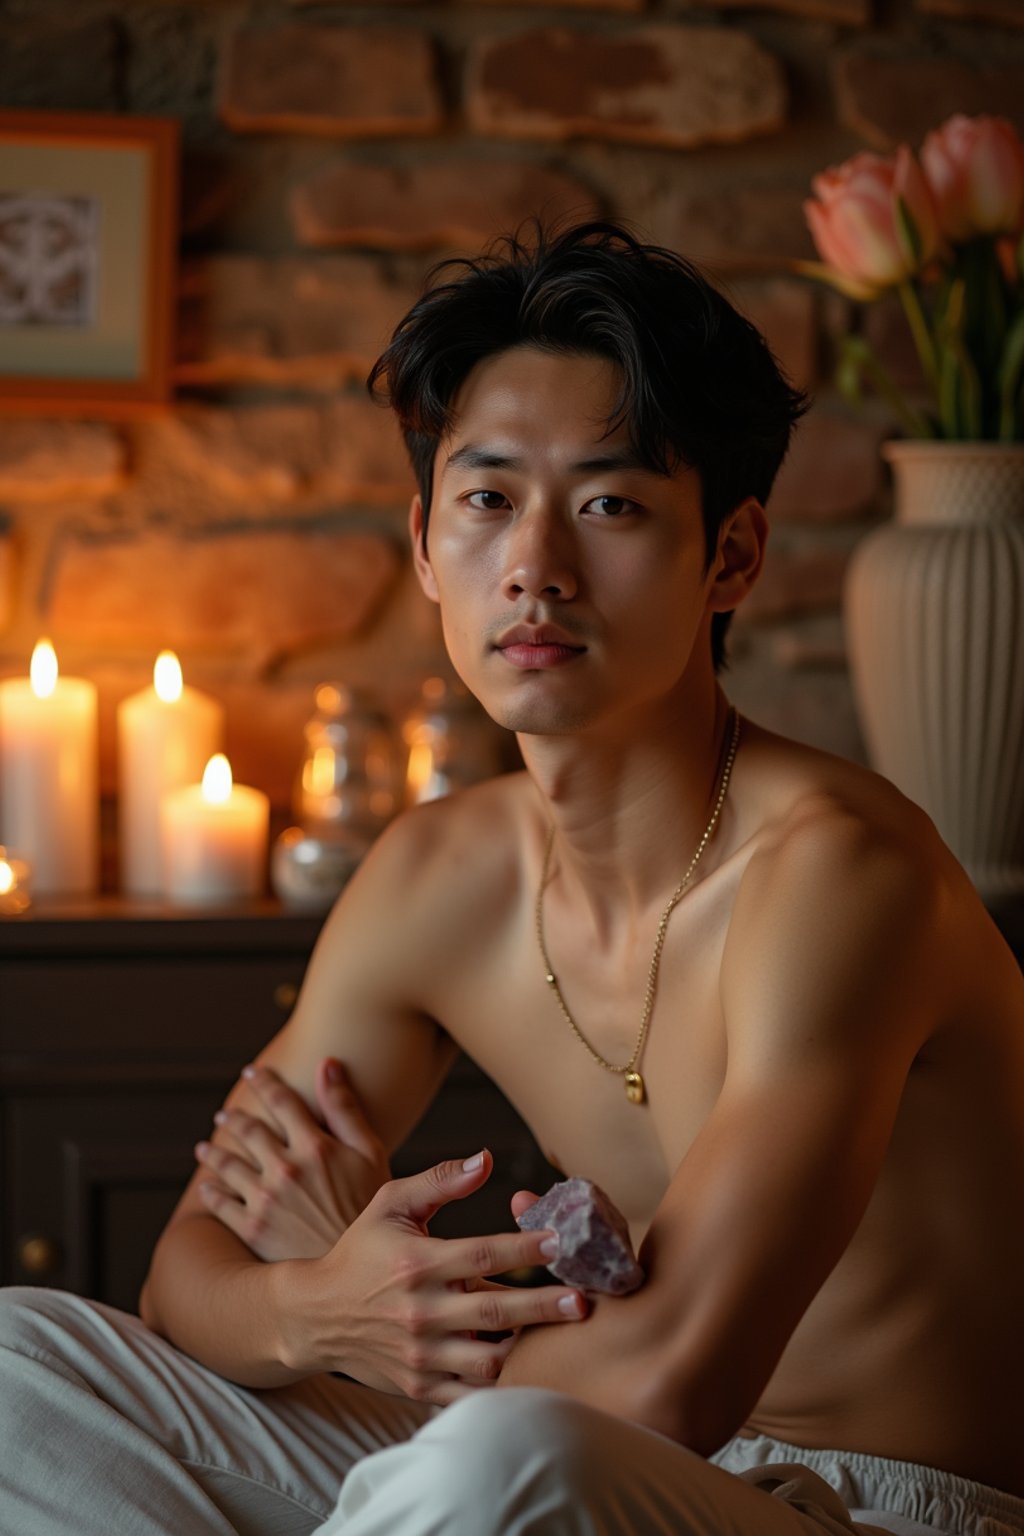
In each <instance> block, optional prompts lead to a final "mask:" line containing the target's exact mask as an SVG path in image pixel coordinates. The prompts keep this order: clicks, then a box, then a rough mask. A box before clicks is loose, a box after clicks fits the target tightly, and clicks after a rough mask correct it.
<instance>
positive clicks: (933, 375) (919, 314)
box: [899, 280, 939, 394]
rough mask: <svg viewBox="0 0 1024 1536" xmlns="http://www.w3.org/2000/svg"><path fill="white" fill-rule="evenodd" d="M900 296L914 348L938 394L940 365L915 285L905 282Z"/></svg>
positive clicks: (900, 286)
mask: <svg viewBox="0 0 1024 1536" xmlns="http://www.w3.org/2000/svg"><path fill="white" fill-rule="evenodd" d="M899 295H900V299H901V300H902V303H903V309H904V313H905V314H906V317H907V322H908V324H909V325H910V334H911V335H912V336H913V338H914V346H915V347H916V348H917V355H918V357H919V358H920V359H921V366H922V368H923V369H924V371H925V375H926V377H927V379H928V383H929V384H930V385H931V388H932V389H933V390H934V392H935V393H936V394H938V391H939V363H938V358H937V357H936V355H935V343H934V341H933V340H932V334H931V332H930V331H929V329H928V321H927V320H926V319H925V314H924V310H923V309H922V308H921V300H920V298H919V297H918V294H917V289H916V288H915V287H914V285H913V283H911V282H908V281H907V280H904V281H903V282H902V283H900V284H899Z"/></svg>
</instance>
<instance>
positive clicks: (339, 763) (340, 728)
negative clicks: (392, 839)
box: [293, 683, 401, 849]
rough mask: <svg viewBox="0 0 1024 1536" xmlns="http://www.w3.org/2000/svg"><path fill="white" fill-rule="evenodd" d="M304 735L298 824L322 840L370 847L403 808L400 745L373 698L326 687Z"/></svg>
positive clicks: (297, 792)
mask: <svg viewBox="0 0 1024 1536" xmlns="http://www.w3.org/2000/svg"><path fill="white" fill-rule="evenodd" d="M315 701H316V712H315V713H314V715H313V716H312V718H311V719H310V721H309V722H308V724H307V725H306V727H305V731H304V733H303V734H304V750H303V757H302V765H301V767H300V769H299V774H298V778H297V780H296V784H295V794H294V799H293V806H294V810H295V816H296V819H297V820H298V821H299V823H300V824H301V826H302V827H303V828H304V829H305V830H306V831H308V832H310V833H312V834H313V835H315V836H319V837H334V838H343V839H344V840H345V841H346V842H349V843H350V844H352V845H354V846H355V845H361V846H362V847H363V848H364V849H365V848H368V847H369V845H370V844H371V843H372V842H373V840H374V838H375V837H376V836H377V834H378V833H379V832H381V831H382V830H383V829H384V827H385V826H386V825H387V823H388V822H389V821H390V820H391V818H392V816H394V814H395V812H396V810H398V808H399V800H400V787H401V776H400V770H399V760H398V759H399V754H398V743H397V741H396V739H395V734H394V731H393V730H392V727H391V724H390V722H389V720H388V718H387V716H386V715H384V714H383V713H382V712H381V711H380V710H379V709H378V708H377V707H376V705H375V704H374V703H373V701H372V699H371V698H370V696H369V695H368V694H366V693H363V692H361V691H360V690H359V689H356V688H350V687H347V686H346V685H344V684H341V683H321V684H320V686H319V687H318V688H317V690H316V694H315Z"/></svg>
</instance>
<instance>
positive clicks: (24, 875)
mask: <svg viewBox="0 0 1024 1536" xmlns="http://www.w3.org/2000/svg"><path fill="white" fill-rule="evenodd" d="M28 888H29V867H28V865H27V864H26V863H25V860H24V859H16V858H14V857H13V856H12V857H8V854H7V849H6V848H4V847H0V917H20V915H21V913H22V912H27V911H28V909H29V906H30V905H31V899H30V897H29V889H28Z"/></svg>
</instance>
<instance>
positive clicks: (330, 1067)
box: [325, 1056, 344, 1083]
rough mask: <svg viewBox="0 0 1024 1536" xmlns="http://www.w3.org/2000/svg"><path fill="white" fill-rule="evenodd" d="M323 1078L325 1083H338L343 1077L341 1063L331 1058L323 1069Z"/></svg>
mask: <svg viewBox="0 0 1024 1536" xmlns="http://www.w3.org/2000/svg"><path fill="white" fill-rule="evenodd" d="M325 1076H326V1078H327V1081H328V1082H329V1083H340V1082H341V1080H342V1077H343V1076H344V1071H343V1068H342V1065H341V1062H340V1061H335V1059H334V1057H333V1056H332V1057H331V1059H330V1061H329V1062H328V1063H327V1066H326V1068H325Z"/></svg>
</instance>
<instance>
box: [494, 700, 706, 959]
mask: <svg viewBox="0 0 1024 1536" xmlns="http://www.w3.org/2000/svg"><path fill="white" fill-rule="evenodd" d="M728 714H729V704H728V701H727V699H726V698H725V696H724V694H723V693H722V692H721V690H720V689H719V688H718V687H717V685H713V686H712V687H711V688H710V689H709V690H708V691H707V696H706V697H705V698H703V699H699V700H694V699H688V700H686V702H685V706H683V705H682V704H681V702H679V701H675V702H674V703H673V701H669V704H668V707H666V708H665V709H663V710H662V711H660V712H659V714H658V718H657V719H654V718H652V717H651V716H647V717H645V718H644V719H643V720H642V721H637V722H635V725H636V730H635V731H634V732H632V733H629V734H627V733H626V732H623V731H621V730H620V731H618V732H616V733H614V734H613V733H611V732H608V731H605V732H594V733H590V732H587V733H584V734H581V735H575V736H572V737H556V736H543V737H541V736H520V737H519V738H518V739H519V746H520V750H521V752H522V754H523V760H524V762H525V764H526V767H527V770H528V772H529V774H530V777H531V778H532V780H533V782H534V784H535V786H536V788H537V790H538V792H539V794H540V797H541V800H542V803H543V809H544V812H545V815H546V817H547V819H548V820H549V821H550V823H551V825H552V827H553V828H554V834H555V846H554V849H553V867H554V866H556V865H557V868H558V870H559V872H560V876H561V879H562V880H563V881H564V882H565V886H564V890H565V894H566V895H567V897H568V899H569V900H571V901H572V902H573V904H574V905H578V906H579V907H580V909H581V910H582V907H583V906H586V907H589V908H590V911H591V914H592V918H593V922H594V926H595V932H596V934H597V936H598V937H599V938H601V937H603V936H606V935H607V934H608V933H609V932H610V931H611V930H612V929H613V928H617V927H619V926H620V925H621V924H622V923H623V921H625V922H627V923H632V922H633V921H638V920H642V919H643V917H644V915H645V914H646V913H647V911H648V910H649V909H651V908H654V907H658V908H660V907H661V906H663V905H664V902H665V901H666V899H667V897H668V895H669V894H670V893H671V892H672V890H674V888H675V887H676V886H677V885H678V883H679V881H680V879H681V878H682V876H683V873H684V872H685V869H686V866H687V865H688V863H689V861H690V859H691V857H692V856H693V853H694V851H695V850H696V848H697V845H698V843H699V842H700V839H701V837H702V835H703V833H704V830H705V828H706V826H707V823H708V820H709V818H710V815H711V811H712V809H713V805H714V797H715V794H716V792H717V788H718V780H719V774H720V771H721V765H722V761H723V758H724V752H725V747H726V745H727V744H726V741H725V736H726V732H727V727H728ZM705 858H707V859H708V862H711V850H710V849H708V850H707V852H706V854H705Z"/></svg>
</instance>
